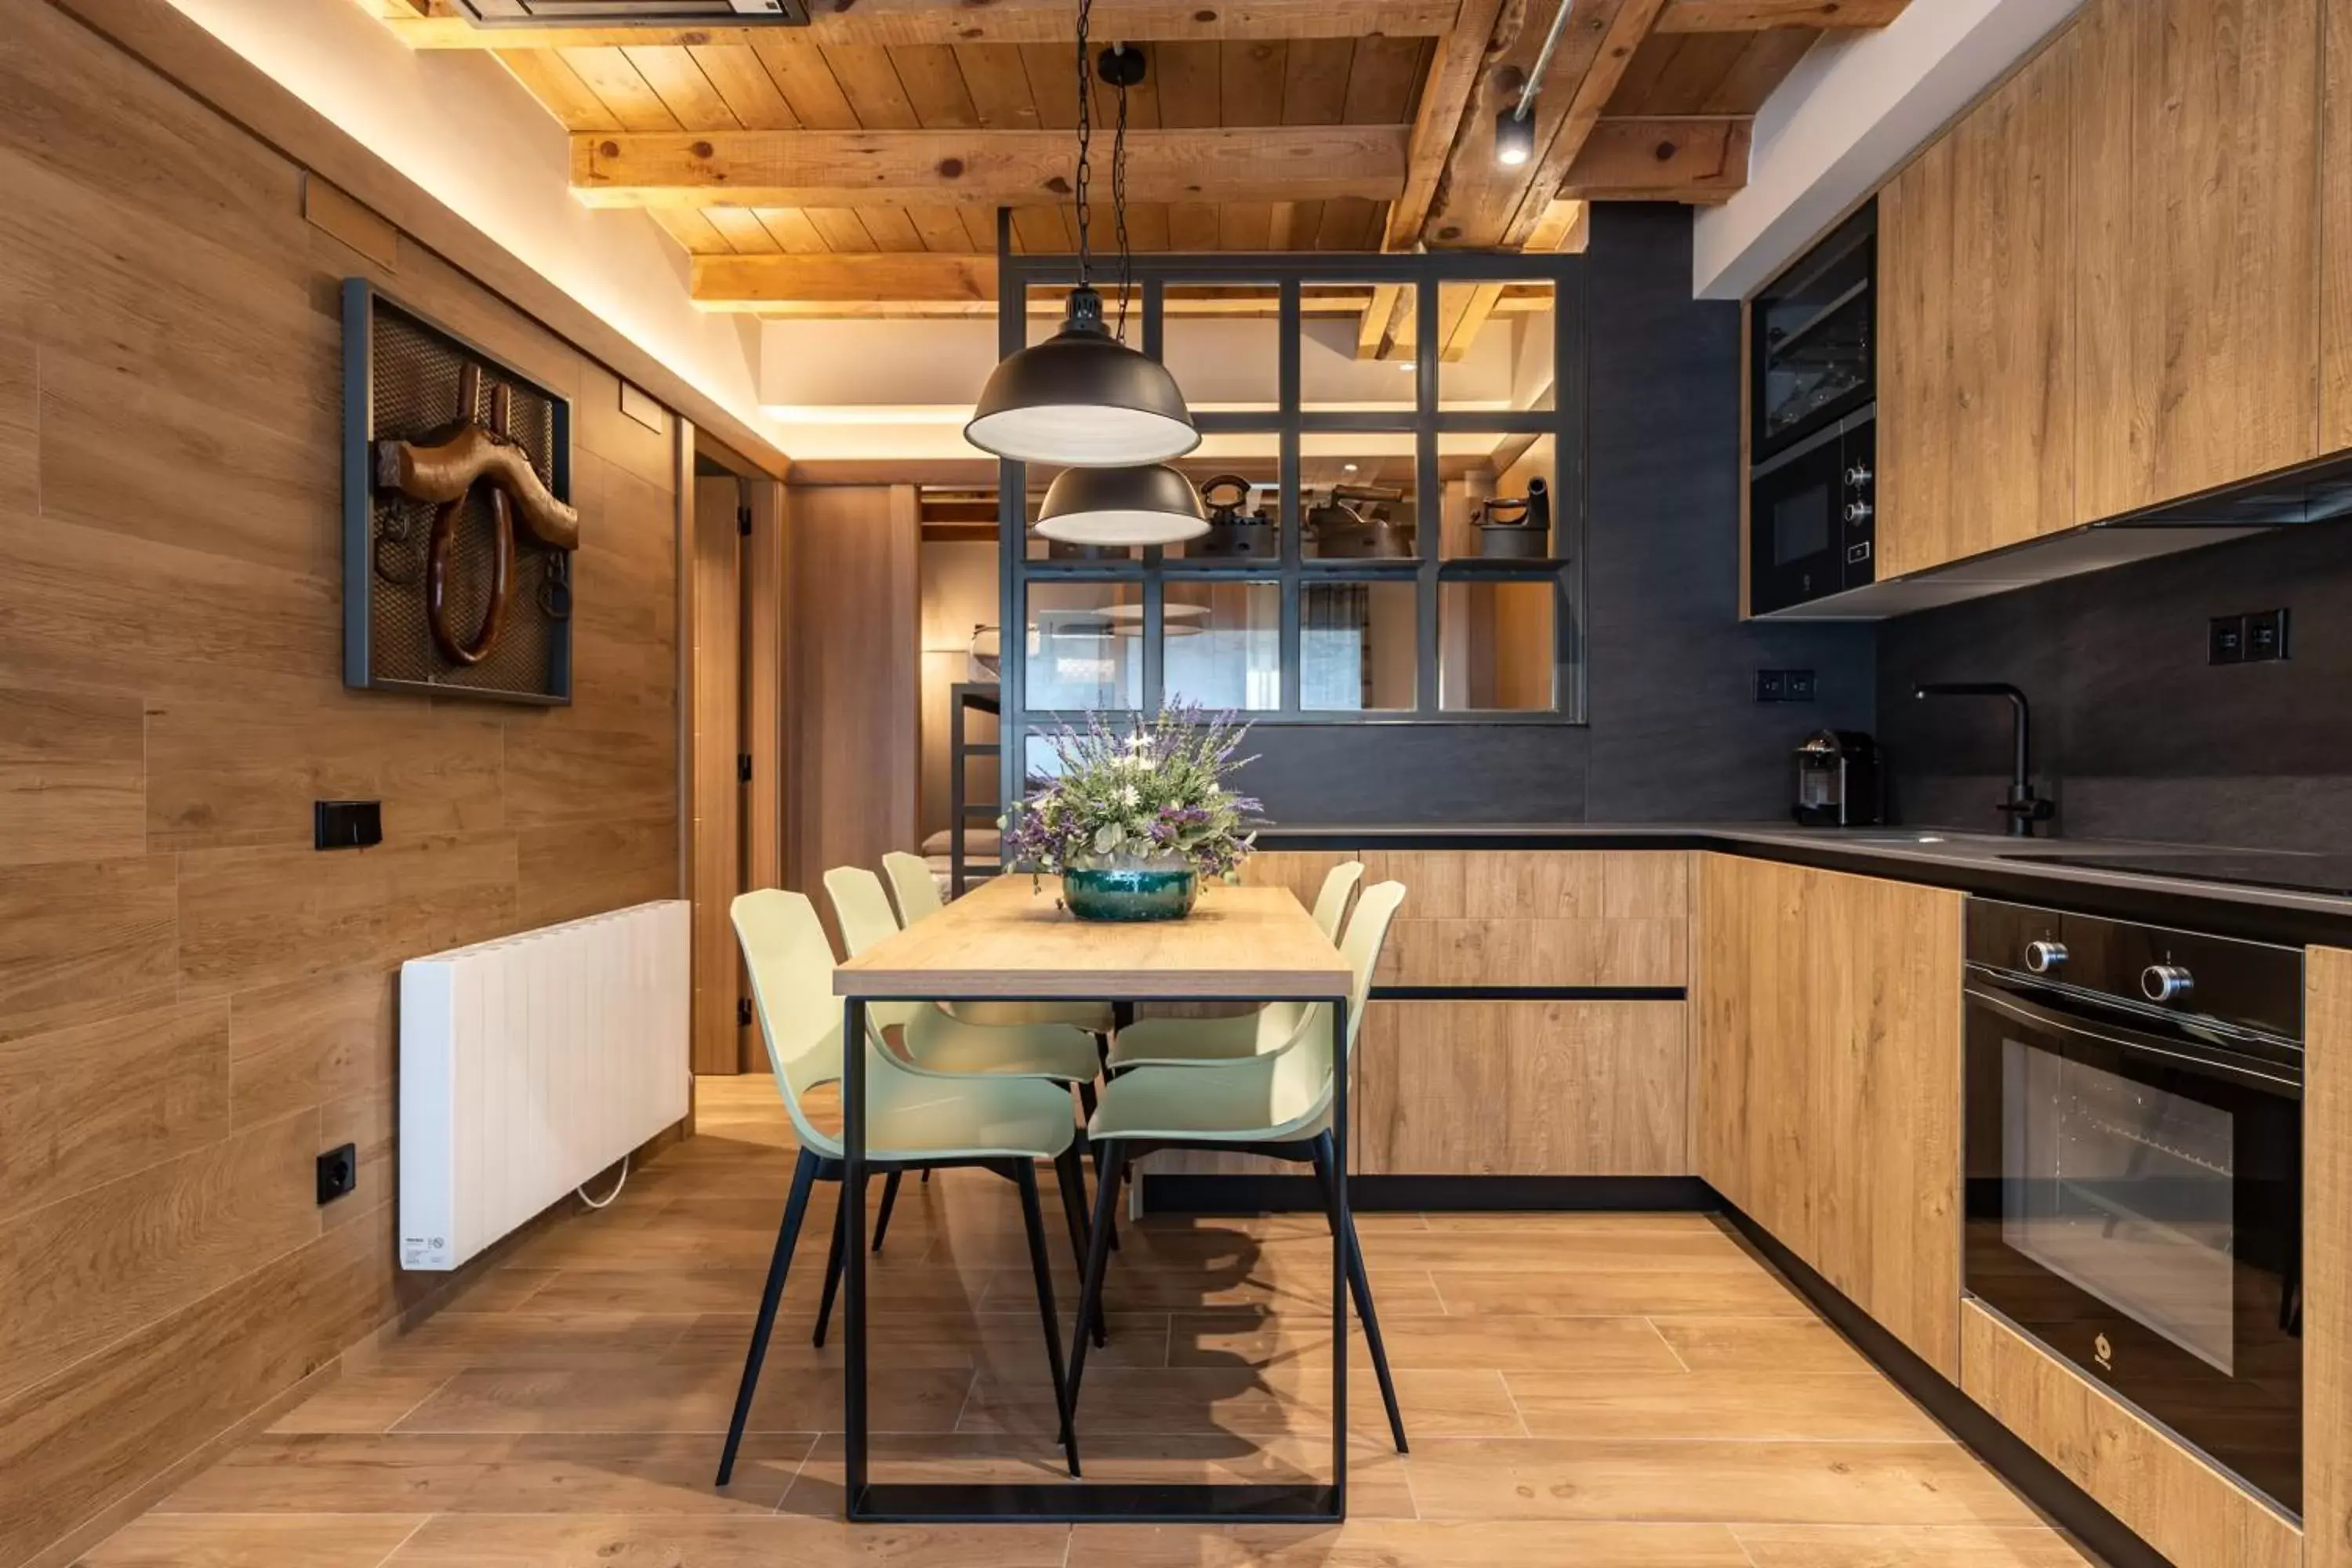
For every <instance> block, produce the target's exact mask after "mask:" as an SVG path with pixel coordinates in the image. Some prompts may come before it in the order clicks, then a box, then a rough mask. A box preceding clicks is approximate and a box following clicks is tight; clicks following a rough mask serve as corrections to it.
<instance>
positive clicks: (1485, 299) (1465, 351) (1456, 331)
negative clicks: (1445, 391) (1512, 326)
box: [1443, 283, 1503, 363]
mask: <svg viewBox="0 0 2352 1568" xmlns="http://www.w3.org/2000/svg"><path fill="white" fill-rule="evenodd" d="M1447 293H1448V294H1449V295H1451V296H1454V298H1453V299H1450V300H1448V303H1449V304H1458V306H1459V309H1460V312H1461V313H1460V314H1459V315H1456V316H1454V318H1453V320H1452V321H1450V322H1449V323H1448V324H1447V327H1446V331H1445V346H1444V351H1443V353H1444V358H1446V359H1448V360H1452V361H1455V362H1457V363H1458V362H1459V361H1461V360H1464V359H1466V358H1467V357H1469V353H1470V345H1471V344H1473V343H1475V342H1477V341H1478V334H1479V332H1480V331H1483V330H1484V329H1485V327H1486V322H1487V320H1488V319H1489V318H1490V317H1492V316H1493V315H1494V313H1495V307H1496V305H1497V304H1499V303H1501V301H1502V298H1503V286H1502V285H1501V284H1500V283H1474V284H1469V285H1466V286H1458V285H1457V286H1456V287H1455V288H1452V289H1448V290H1447Z"/></svg>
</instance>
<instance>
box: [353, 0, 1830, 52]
mask: <svg viewBox="0 0 2352 1568" xmlns="http://www.w3.org/2000/svg"><path fill="white" fill-rule="evenodd" d="M1479 3H1484V0H1479ZM1849 3H1850V4H1855V3H1859V0H1849ZM1489 8H1490V9H1491V7H1489ZM813 9H814V11H815V15H814V16H812V17H811V18H810V21H809V25H808V26H805V27H794V28H777V27H709V26H704V27H680V26H637V27H598V26H554V25H551V26H539V27H478V26H474V25H473V24H472V23H471V22H468V21H467V20H466V19H465V18H464V17H462V16H416V17H408V18H404V19H400V20H394V21H389V22H388V23H387V25H388V26H391V27H392V29H393V30H394V32H396V33H398V34H399V35H400V36H401V37H403V38H404V39H405V40H407V42H408V43H409V44H410V45H411V46H413V47H416V48H420V49H557V48H593V47H639V46H646V45H658V44H682V45H702V44H748V43H751V42H752V41H753V40H754V39H757V38H775V37H786V38H796V39H801V40H804V41H806V42H809V43H813V44H823V45H833V44H881V45H888V46H902V45H915V44H1062V43H1067V42H1068V41H1069V38H1070V29H1071V27H1072V26H1073V25H1074V24H1075V21H1076V16H1077V7H1076V5H1075V4H1074V3H1073V0H990V3H988V4H984V5H975V4H973V3H971V0H856V5H850V6H845V7H843V8H841V9H839V10H835V9H832V8H830V7H814V8H813ZM1457 9H1458V0H1213V3H1211V4H1204V3H1202V0H1096V5H1095V9H1094V18H1093V27H1094V34H1095V37H1098V38H1104V39H1110V38H1126V39H1129V40H1131V41H1134V42H1137V43H1153V42H1174V41H1180V40H1187V39H1252V38H1353V37H1363V36H1365V35H1367V34H1371V33H1381V34H1385V35H1387V36H1388V37H1432V36H1434V35H1438V34H1443V33H1444V32H1445V31H1446V29H1447V28H1449V27H1451V26H1453V25H1454V16H1455V13H1456V11H1457Z"/></svg>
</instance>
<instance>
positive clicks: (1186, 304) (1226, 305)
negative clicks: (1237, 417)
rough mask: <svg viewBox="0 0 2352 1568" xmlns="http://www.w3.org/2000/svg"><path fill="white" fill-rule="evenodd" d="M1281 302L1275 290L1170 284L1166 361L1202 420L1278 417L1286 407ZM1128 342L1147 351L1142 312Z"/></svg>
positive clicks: (1163, 333) (1164, 308) (1164, 312)
mask: <svg viewBox="0 0 2352 1568" xmlns="http://www.w3.org/2000/svg"><path fill="white" fill-rule="evenodd" d="M1281 332H1282V317H1281V299H1280V295H1279V292H1278V290H1277V289H1276V287H1275V285H1273V284H1272V283H1244V284H1236V285H1233V286H1230V287H1227V286H1222V285H1218V286H1212V285H1208V284H1200V283H1171V284H1170V285H1168V288H1167V289H1166V290H1165V292H1164V294H1163V295H1162V302H1161V310H1160V357H1161V358H1162V359H1163V360H1164V361H1165V362H1166V363H1167V366H1168V372H1169V374H1171V375H1173V376H1174V377H1175V378H1176V384H1178V385H1179V386H1181V387H1182V388H1183V389H1184V402H1185V405H1186V406H1188V407H1189V408H1191V409H1192V412H1194V413H1195V414H1265V415H1268V416H1271V415H1274V414H1276V413H1278V412H1279V411H1280V410H1281V407H1282V401H1281V396H1282V356H1281V347H1282V337H1281ZM1127 341H1128V342H1129V343H1132V344H1134V345H1136V346H1137V347H1141V346H1142V343H1143V337H1142V321H1141V313H1140V312H1137V315H1136V319H1135V321H1134V322H1133V323H1132V324H1131V325H1130V327H1129V331H1128V335H1127Z"/></svg>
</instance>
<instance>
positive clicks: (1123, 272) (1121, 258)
mask: <svg viewBox="0 0 2352 1568" xmlns="http://www.w3.org/2000/svg"><path fill="white" fill-rule="evenodd" d="M1120 47H1121V48H1124V47H1126V46H1124V45H1121V46H1120ZM1128 81H1129V72H1127V71H1125V70H1121V71H1120V72H1119V73H1118V130H1117V131H1116V132H1113V133H1112V136H1111V140H1110V212H1111V228H1112V232H1113V233H1114V235H1115V236H1116V237H1117V238H1118V341H1119V342H1127V302H1128V301H1129V300H1131V299H1133V298H1134V297H1135V252H1134V250H1133V248H1132V247H1129V244H1128V243H1127V84H1128Z"/></svg>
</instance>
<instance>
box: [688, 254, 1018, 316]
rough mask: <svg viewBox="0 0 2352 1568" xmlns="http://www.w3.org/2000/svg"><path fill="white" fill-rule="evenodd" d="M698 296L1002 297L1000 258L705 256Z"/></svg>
mask: <svg viewBox="0 0 2352 1568" xmlns="http://www.w3.org/2000/svg"><path fill="white" fill-rule="evenodd" d="M693 267H694V298H695V301H696V302H697V303H698V304H700V305H701V306H703V307H704V308H705V309H707V310H768V309H770V308H772V307H773V306H775V305H777V304H780V303H795V304H801V303H805V304H844V303H849V302H852V301H860V300H938V301H942V302H944V301H963V302H967V303H980V302H985V303H986V304H987V305H988V306H989V307H990V308H991V309H993V308H994V306H995V304H996V258H994V257H992V256H951V255H945V254H935V253H932V252H929V251H920V250H917V251H867V252H862V253H843V252H838V251H836V252H833V253H830V254H826V255H823V256H784V255H762V256H698V257H695V258H693Z"/></svg>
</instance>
